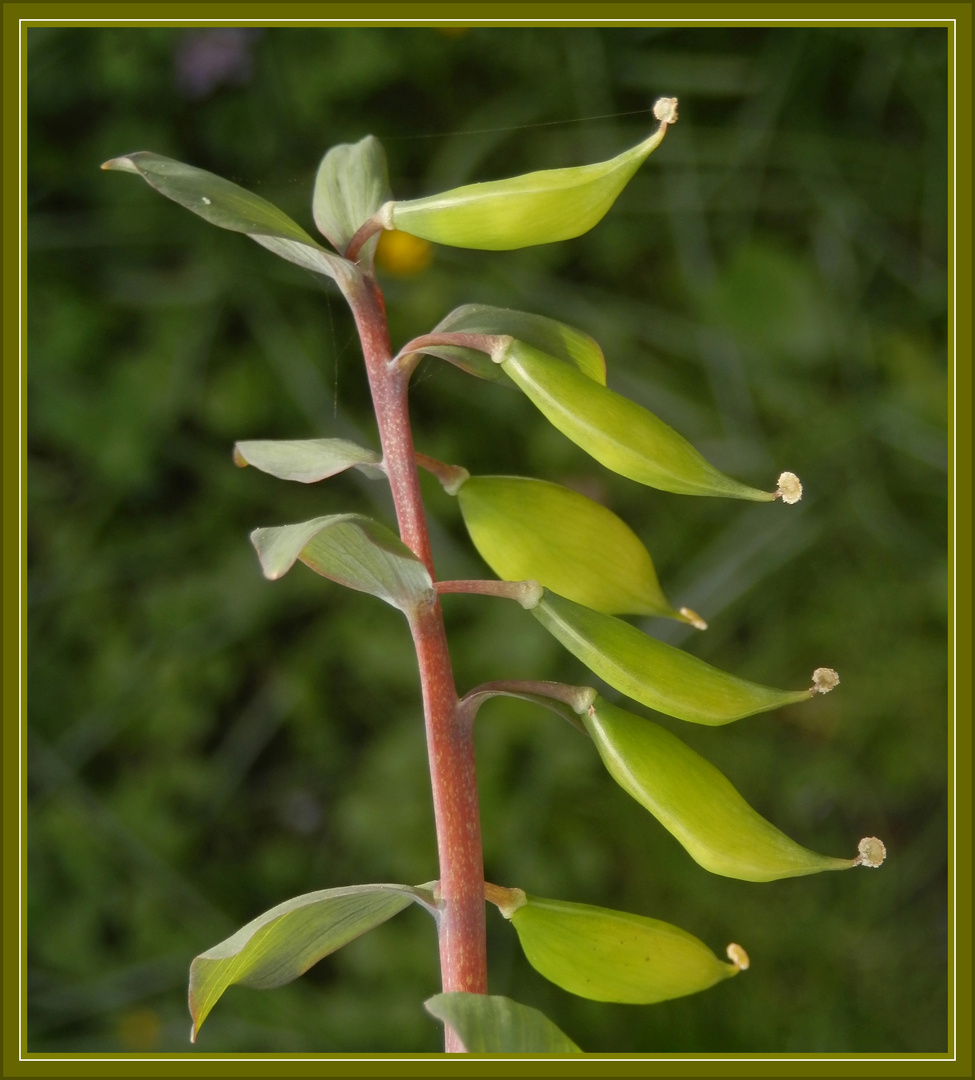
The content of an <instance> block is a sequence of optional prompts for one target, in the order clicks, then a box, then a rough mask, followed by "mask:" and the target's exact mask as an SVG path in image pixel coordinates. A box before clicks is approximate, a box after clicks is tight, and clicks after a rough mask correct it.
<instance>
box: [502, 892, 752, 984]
mask: <svg viewBox="0 0 975 1080" xmlns="http://www.w3.org/2000/svg"><path fill="white" fill-rule="evenodd" d="M509 917H510V919H511V924H512V926H514V928H515V930H516V931H517V933H518V939H519V940H520V942H521V947H522V949H523V950H524V953H525V956H526V957H527V958H528V962H529V963H530V964H531V965H532V967H533V968H535V970H536V971H537V972H539V973H540V974H541V975H544V976H545V978H546V979H548V980H550V981H551V982H553V983H555V985H556V986H561V987H562V989H563V990H568V991H569V993H570V994H578V995H579V996H580V997H584V998H589V999H591V1000H593V1001H615V1002H622V1003H625V1004H630V1005H652V1004H653V1003H654V1002H657V1001H668V1000H669V999H671V998H677V997H684V996H685V995H687V994H696V993H698V992H699V991H701V990H707V989H708V987H711V986H714V984H715V983H718V982H721V981H722V980H723V979H730V978H731V977H732V976H734V975H737V974H738V972H739V971H741V970H743V969H744V968H745V967H747V957H746V963H745V964H742V963H739V962H734V963H731V964H726V963H725V962H724V961H723V960H719V959H718V957H717V956H715V955H714V953H713V952H712V951H711V950H710V949H709V948H708V947H707V945H705V944H704V942H703V941H700V940H699V939H698V938H696V937H694V935H693V934H689V933H687V931H686V930H681V929H680V927H678V926H672V925H671V924H670V923H665V922H661V921H660V920H659V919H649V918H646V917H645V916H643V915H631V914H629V913H628V912H625V911H611V910H609V909H608V908H600V907H591V906H589V905H588V904H569V903H565V902H564V901H560V900H545V899H542V898H541V897H537V896H526V897H525V903H524V904H523V905H522V906H521V907H519V908H517V909H516V910H515V911H514V912H512V913H511V915H510V916H509ZM731 947H732V946H729V948H731ZM734 948H736V949H738V950H740V953H741V955H744V950H743V949H741V948H740V946H734Z"/></svg>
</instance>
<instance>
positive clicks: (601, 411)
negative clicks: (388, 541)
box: [501, 341, 776, 502]
mask: <svg viewBox="0 0 975 1080" xmlns="http://www.w3.org/2000/svg"><path fill="white" fill-rule="evenodd" d="M501 366H502V368H503V369H504V371H505V373H506V374H507V375H508V376H509V377H510V378H511V379H512V381H513V382H514V383H515V384H516V385H517V386H518V387H519V388H520V389H521V390H523V391H524V393H525V394H526V395H527V397H528V398H529V399H530V400H531V402H532V403H533V404H534V405H535V406H536V407H537V408H538V409H539V411H540V412H541V413H542V414H543V415H544V416H545V417H546V419H548V421H549V422H550V423H551V424H552V425H553V426H554V427H556V428H558V429H559V431H561V432H562V434H563V435H565V436H567V437H568V438H569V439H571V440H572V441H573V442H574V443H575V444H576V445H577V446H580V447H582V449H583V450H585V451H586V453H587V454H590V455H591V456H592V457H594V458H595V459H596V460H597V461H598V462H600V464H602V465H605V466H606V468H607V469H612V471H613V472H616V473H619V474H620V475H621V476H626V477H629V478H630V479H631V480H636V481H637V482H638V483H640V484H646V485H647V486H648V487H654V488H659V489H660V490H661V491H673V492H676V493H677V494H678V495H720V496H726V497H729V498H734V499H751V500H753V501H755V502H771V501H772V500H773V499H774V498H775V497H776V496H775V493H774V492H767V491H759V490H757V489H756V488H752V487H748V486H747V485H746V484H740V483H739V482H738V481H737V480H733V479H732V478H731V477H730V476H725V475H724V473H721V472H719V471H718V470H717V469H716V468H714V466H713V465H711V464H710V463H709V462H708V461H707V460H706V459H705V458H704V457H702V456H701V454H699V453H698V452H697V450H695V449H694V447H693V446H691V444H690V443H689V442H688V441H687V440H686V439H685V438H684V437H683V436H682V435H678V434H677V432H676V431H674V429H673V428H671V427H668V426H667V424H665V423H664V422H663V421H662V420H660V419H658V418H657V417H656V416H654V414H653V413H652V412H649V411H648V410H647V409H644V408H643V406H642V405H637V404H636V402H634V401H630V400H629V398H625V397H623V396H622V395H620V394H617V393H615V392H614V391H613V390H610V389H608V388H607V387H605V386H600V385H599V384H598V383H596V382H594V381H593V380H592V379H588V378H586V377H585V376H584V375H582V374H580V372H579V371H577V370H575V369H573V368H571V367H569V366H568V365H566V364H562V363H559V361H558V360H556V359H555V358H554V357H551V356H549V355H547V354H546V353H544V352H541V351H539V350H538V349H536V348H533V347H532V346H531V345H528V344H526V343H525V342H523V341H513V342H512V343H511V346H510V347H509V348H508V350H507V354H506V356H505V357H504V359H503V360H502V361H501Z"/></svg>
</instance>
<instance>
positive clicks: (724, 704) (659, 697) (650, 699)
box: [531, 592, 817, 727]
mask: <svg viewBox="0 0 975 1080" xmlns="http://www.w3.org/2000/svg"><path fill="white" fill-rule="evenodd" d="M531 612H532V614H533V615H534V616H535V618H536V619H538V621H539V622H540V623H541V624H542V625H543V626H544V627H545V629H546V630H548V632H549V633H550V634H552V635H553V636H554V637H556V638H558V640H559V641H561V642H562V644H563V645H564V646H565V647H566V648H567V649H568V650H569V652H570V653H572V655H573V656H575V657H577V658H578V659H579V660H581V661H582V662H583V663H584V664H585V665H586V667H588V668H589V670H590V671H592V672H594V673H595V674H596V675H598V676H599V677H600V678H601V679H604V680H605V681H606V682H607V683H609V685H610V686H612V687H613V688H614V689H616V690H619V691H620V692H621V693H624V694H626V696H627V697H631V698H633V700H634V701H639V702H640V703H641V704H642V705H646V706H648V707H649V708H651V709H656V710H657V712H662V713H666V714H667V715H668V716H676V717H677V718H678V719H679V720H687V721H689V722H690V723H692V724H707V725H709V726H712V727H715V726H719V725H721V724H729V723H731V721H732V720H740V719H741V718H742V717H744V716H751V715H753V714H754V713H760V712H768V711H769V710H770V709H777V708H779V707H780V706H782V705H790V704H793V703H795V702H798V701H807V700H808V699H809V698H811V697H812V695H813V694H814V693H816V692H817V689H816V686H813V687H812V688H810V689H809V690H775V689H773V688H772V687H770V686H761V685H760V684H759V683H753V682H748V681H747V680H745V679H739V678H737V677H736V676H734V675H729V674H728V673H727V672H725V671H720V670H719V669H718V668H715V667H711V665H710V664H706V663H705V662H704V661H703V660H699V659H698V658H697V657H696V656H691V655H690V653H686V652H683V651H682V650H680V649H675V648H674V647H673V646H672V645H665V644H664V643H663V642H662V641H657V639H656V638H652V637H650V636H649V635H648V634H644V633H643V632H642V631H640V630H637V628H636V627H635V626H630V624H629V623H626V622H623V620H622V619H616V618H614V617H613V616H611V615H603V614H602V613H601V612H597V611H591V610H590V609H589V608H586V607H582V606H581V605H580V604H575V603H573V602H572V601H571V600H566V599H565V597H562V596H557V595H556V594H555V593H552V592H546V593H545V595H544V596H543V597H542V599H541V601H540V602H539V603H538V604H537V605H536V606H535V607H534V608H532V609H531Z"/></svg>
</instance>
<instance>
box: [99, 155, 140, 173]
mask: <svg viewBox="0 0 975 1080" xmlns="http://www.w3.org/2000/svg"><path fill="white" fill-rule="evenodd" d="M101 167H102V169H104V170H105V171H106V172H130V173H136V174H138V172H139V170H138V169H137V168H136V166H135V162H133V160H132V158H131V157H128V156H125V157H117V158H111V159H110V160H109V161H103V162H102V165H101Z"/></svg>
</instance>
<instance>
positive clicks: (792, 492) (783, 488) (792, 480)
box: [775, 472, 802, 505]
mask: <svg viewBox="0 0 975 1080" xmlns="http://www.w3.org/2000/svg"><path fill="white" fill-rule="evenodd" d="M775 497H776V498H777V499H781V500H782V501H783V502H784V503H789V504H790V505H791V504H792V503H797V502H798V501H799V500H800V499H801V498H802V483H801V482H800V480H799V477H798V476H796V474H795V473H791V472H784V473H782V474H781V475H780V476H779V484H778V487H777V488H776V489H775Z"/></svg>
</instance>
